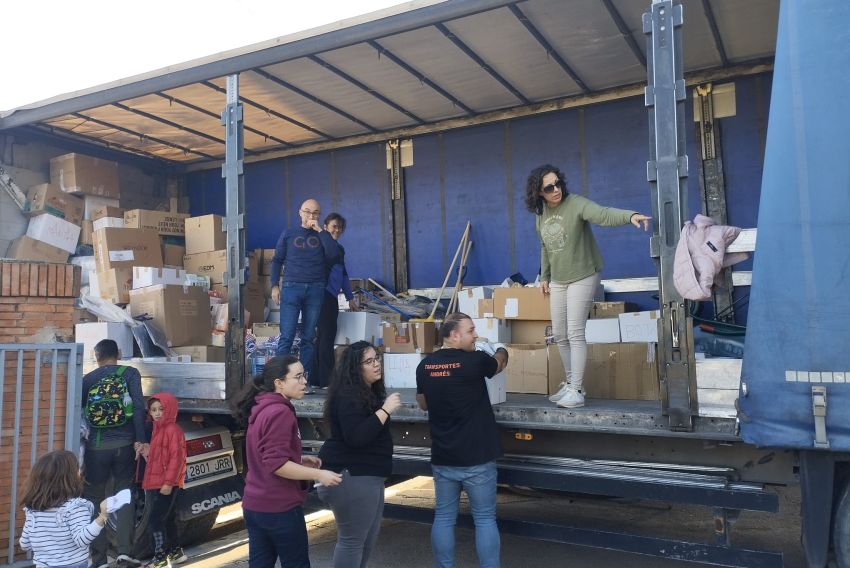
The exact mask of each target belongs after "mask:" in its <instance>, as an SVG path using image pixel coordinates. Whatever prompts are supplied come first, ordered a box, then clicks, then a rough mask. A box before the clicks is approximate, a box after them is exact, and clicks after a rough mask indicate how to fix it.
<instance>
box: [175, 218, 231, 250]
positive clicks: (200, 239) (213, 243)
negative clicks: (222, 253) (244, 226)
mask: <svg viewBox="0 0 850 568" xmlns="http://www.w3.org/2000/svg"><path fill="white" fill-rule="evenodd" d="M221 223H222V217H221V216H219V215H202V216H200V217H189V218H187V219H186V220H185V231H186V254H199V253H202V252H212V251H218V250H222V249H225V248H227V234H226V233H224V232H223V231H222V230H221Z"/></svg>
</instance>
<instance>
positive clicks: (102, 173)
mask: <svg viewBox="0 0 850 568" xmlns="http://www.w3.org/2000/svg"><path fill="white" fill-rule="evenodd" d="M50 181H51V182H52V183H54V184H56V185H58V186H59V189H61V190H62V191H64V192H65V193H75V194H79V193H85V194H87V195H98V196H101V197H112V198H115V199H117V198H118V197H119V191H118V163H117V162H113V161H111V160H102V159H100V158H94V157H92V156H86V155H85V154H65V155H64V156H57V157H55V158H53V159H51V160H50Z"/></svg>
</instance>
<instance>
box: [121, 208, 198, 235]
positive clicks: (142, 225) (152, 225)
mask: <svg viewBox="0 0 850 568" xmlns="http://www.w3.org/2000/svg"><path fill="white" fill-rule="evenodd" d="M188 217H189V216H188V215H186V214H185V213H169V212H168V211H151V210H148V209H131V210H129V211H126V212H125V213H124V226H125V227H129V228H131V229H153V230H154V231H156V232H157V233H159V234H160V235H172V236H177V237H182V236H183V235H185V234H186V226H185V222H186V219H187V218H188Z"/></svg>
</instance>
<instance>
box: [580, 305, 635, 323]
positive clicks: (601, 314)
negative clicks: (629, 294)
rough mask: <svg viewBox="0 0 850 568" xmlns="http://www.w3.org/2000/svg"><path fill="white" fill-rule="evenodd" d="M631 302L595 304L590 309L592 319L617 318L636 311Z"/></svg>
mask: <svg viewBox="0 0 850 568" xmlns="http://www.w3.org/2000/svg"><path fill="white" fill-rule="evenodd" d="M635 307H636V306H635V305H634V304H632V303H631V302H593V305H592V306H591V308H590V318H591V319H599V318H615V317H617V316H618V315H620V314H624V313H626V312H633V311H635Z"/></svg>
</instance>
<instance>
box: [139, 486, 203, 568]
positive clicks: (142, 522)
mask: <svg viewBox="0 0 850 568" xmlns="http://www.w3.org/2000/svg"><path fill="white" fill-rule="evenodd" d="M140 493H141V496H140V499H139V500H137V501H136V531H135V533H134V537H133V553H134V557H135V558H150V557H151V556H153V542H152V541H153V539H152V537H151V531H150V526H149V523H150V511H151V509H150V507H145V497H144V492H140ZM216 518H218V509H216V510H213V511H209V512H207V513H205V514H203V515H199V516H197V517H192V519H190V520H186V521H181V520H179V519H178V520H177V523H176V524H177V540H178V541H179V542H180V546H183V547H185V546H190V545H192V544H195V543H197V542H200V541H201V540H202V539H203V538H204V537H205V536H207V534H209V532H210V529H212V528H213V525H215V520H216Z"/></svg>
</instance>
